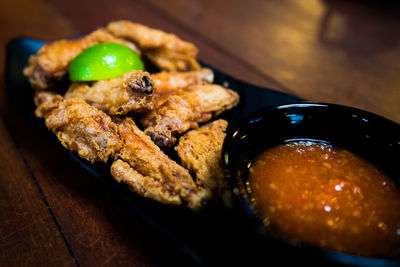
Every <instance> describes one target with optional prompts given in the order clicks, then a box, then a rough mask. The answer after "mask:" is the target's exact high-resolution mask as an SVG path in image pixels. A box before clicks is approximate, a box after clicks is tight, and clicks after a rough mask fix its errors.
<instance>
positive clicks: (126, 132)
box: [111, 118, 205, 209]
mask: <svg viewBox="0 0 400 267" xmlns="http://www.w3.org/2000/svg"><path fill="white" fill-rule="evenodd" d="M118 130H119V135H120V137H121V140H122V142H123V147H122V149H121V151H120V152H119V153H118V154H117V157H118V158H120V159H119V160H117V161H115V162H114V163H113V164H112V166H111V174H112V175H113V177H114V178H115V179H116V180H117V181H120V182H121V181H122V182H124V183H126V184H128V185H129V187H130V188H131V190H133V191H135V192H137V193H138V194H140V195H142V196H145V197H150V198H153V199H155V200H157V201H160V202H161V203H167V204H175V205H177V204H181V203H185V205H187V206H189V207H190V208H192V209H197V208H199V207H200V206H201V205H202V202H203V198H204V194H205V192H204V190H202V189H198V188H197V187H196V184H195V183H194V181H193V178H192V177H191V176H190V174H189V172H188V171H187V170H186V169H185V168H183V167H182V166H180V165H179V164H177V163H176V162H175V161H173V160H171V159H170V158H169V157H168V156H167V155H165V154H164V152H162V151H161V150H160V148H159V147H158V146H156V145H155V144H154V143H153V141H151V139H150V137H149V136H147V135H146V134H145V133H144V132H142V131H141V130H140V129H139V128H138V127H137V126H136V124H135V123H134V122H133V120H131V119H129V118H127V119H125V120H124V121H122V122H120V123H118Z"/></svg>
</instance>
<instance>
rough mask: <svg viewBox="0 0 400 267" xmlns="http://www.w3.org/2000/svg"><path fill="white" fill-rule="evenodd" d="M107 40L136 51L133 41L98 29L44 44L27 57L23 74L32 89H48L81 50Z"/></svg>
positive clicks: (65, 70) (63, 73)
mask: <svg viewBox="0 0 400 267" xmlns="http://www.w3.org/2000/svg"><path fill="white" fill-rule="evenodd" d="M107 42H113V43H119V44H124V45H127V46H129V47H131V48H132V49H134V50H136V51H138V49H137V48H136V47H135V45H134V44H133V43H131V42H128V41H126V40H124V39H121V38H117V37H114V36H113V35H112V34H110V33H109V32H107V31H105V30H104V29H99V30H96V31H94V32H92V33H90V34H88V35H86V36H84V37H82V38H79V39H75V40H60V41H56V42H53V43H49V44H45V45H44V46H42V47H41V48H40V49H39V51H38V52H37V54H35V55H32V56H30V57H29V65H28V66H27V67H26V68H25V69H24V74H25V76H27V77H28V78H29V82H30V83H31V84H32V86H33V88H34V89H37V90H44V89H48V88H49V87H51V85H52V84H54V82H55V81H57V80H61V79H62V78H63V76H64V75H65V74H66V73H67V69H68V66H69V64H70V63H71V61H72V60H73V59H74V58H75V57H76V56H77V55H78V54H80V53H81V52H82V51H83V50H85V49H87V48H89V47H91V46H93V45H96V44H100V43H107Z"/></svg>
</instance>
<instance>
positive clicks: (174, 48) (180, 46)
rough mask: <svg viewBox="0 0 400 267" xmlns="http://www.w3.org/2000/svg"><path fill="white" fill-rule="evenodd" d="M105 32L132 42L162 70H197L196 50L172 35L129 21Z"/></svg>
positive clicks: (115, 24) (119, 22) (114, 25)
mask: <svg viewBox="0 0 400 267" xmlns="http://www.w3.org/2000/svg"><path fill="white" fill-rule="evenodd" d="M107 30H108V31H109V32H111V33H112V34H114V35H115V36H117V37H119V38H125V39H127V40H129V41H132V42H134V43H135V44H137V45H138V46H139V48H140V50H141V51H142V52H143V55H144V56H146V57H147V58H148V59H150V60H151V61H152V62H153V63H154V64H155V65H156V66H158V67H159V68H160V69H162V70H168V71H188V70H198V69H200V65H199V63H198V62H197V60H196V57H197V53H198V51H197V48H196V47H195V46H194V45H193V44H192V43H189V42H185V41H183V40H181V39H180V38H178V37H177V36H176V35H174V34H170V33H165V32H163V31H160V30H156V29H152V28H149V27H147V26H144V25H141V24H138V23H132V22H130V21H115V22H111V23H110V24H108V26H107Z"/></svg>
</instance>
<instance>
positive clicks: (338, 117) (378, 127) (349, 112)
mask: <svg viewBox="0 0 400 267" xmlns="http://www.w3.org/2000/svg"><path fill="white" fill-rule="evenodd" d="M289 140H315V141H323V142H329V143H331V144H332V145H334V146H336V147H340V148H343V149H347V150H349V151H351V152H353V153H355V154H357V155H359V156H361V157H363V158H365V159H367V160H369V161H370V162H371V163H373V164H374V165H375V166H376V167H378V168H379V169H381V170H382V171H383V172H384V173H386V174H387V175H388V176H389V177H390V178H391V179H392V180H393V182H394V183H395V184H396V186H397V187H398V188H399V186H400V170H399V166H398V162H399V159H400V125H399V124H397V123H395V122H393V121H390V120H388V119H385V118H383V117H380V116H378V115H375V114H372V113H369V112H366V111H362V110H359V109H355V108H351V107H346V106H341V105H334V104H323V103H308V102H299V103H293V104H288V105H282V106H275V107H270V108H266V109H263V110H261V111H258V112H256V113H253V114H252V115H250V116H249V117H247V118H245V119H243V120H241V121H240V122H238V123H237V124H236V125H234V126H232V127H231V128H230V130H229V131H228V134H227V136H226V138H225V142H224V147H223V161H224V169H225V172H226V175H227V176H228V179H229V183H230V186H231V189H232V192H233V196H234V206H235V208H237V209H238V210H239V211H240V213H241V215H242V216H244V217H246V218H247V220H248V224H249V225H248V227H251V228H252V231H253V234H254V236H255V238H257V239H261V240H262V242H263V243H264V244H270V246H269V247H272V245H271V244H273V247H274V248H281V249H284V250H285V251H284V254H286V253H289V251H290V250H291V252H294V253H297V254H298V255H300V254H301V255H302V256H303V257H307V256H306V255H308V256H311V254H310V253H313V254H312V256H315V255H316V253H317V254H318V255H319V256H320V258H325V259H331V260H334V261H338V262H342V263H346V264H353V265H377V264H378V265H380V264H383V265H387V264H389V265H391V264H393V265H396V266H398V265H399V264H400V259H397V258H396V259H377V258H366V257H360V256H352V255H348V254H344V253H339V252H333V251H326V250H323V249H319V248H315V247H312V246H309V245H304V244H300V245H296V247H295V248H294V247H293V245H289V244H283V243H284V242H282V241H279V240H278V241H277V240H275V239H273V238H270V237H268V236H266V235H265V231H264V226H263V224H262V218H261V216H260V215H259V214H258V213H257V211H256V209H255V207H254V206H253V204H252V202H251V196H250V194H249V192H248V190H247V188H248V187H247V186H246V185H247V184H248V171H249V166H251V164H252V162H253V160H254V159H255V158H256V157H257V156H258V155H259V154H260V153H262V152H263V151H265V150H266V149H268V148H271V147H274V146H276V145H278V144H282V143H284V142H285V141H289ZM275 253H276V252H275ZM307 253H308V254H307Z"/></svg>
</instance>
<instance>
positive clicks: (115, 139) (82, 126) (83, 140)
mask: <svg viewBox="0 0 400 267" xmlns="http://www.w3.org/2000/svg"><path fill="white" fill-rule="evenodd" d="M49 102H50V104H48V103H49ZM49 102H44V103H42V104H41V106H39V107H38V109H40V110H41V113H42V114H43V115H44V118H45V120H46V126H47V128H49V130H52V131H53V132H54V133H55V134H56V136H57V138H58V140H60V142H61V144H62V145H63V146H64V147H65V148H67V149H69V150H72V151H76V152H77V153H78V155H79V156H80V157H82V158H84V159H87V160H88V161H90V162H92V163H94V162H96V161H104V162H107V160H108V158H109V157H112V156H113V155H114V154H115V153H116V152H117V151H119V150H120V149H121V146H122V143H121V140H120V138H119V136H118V132H117V126H116V125H115V124H114V123H113V122H112V120H111V118H110V117H109V116H108V115H106V114H105V113H104V112H103V111H101V110H98V109H97V108H95V107H93V106H91V105H89V104H87V103H86V102H85V101H83V100H81V99H78V98H72V99H63V98H62V97H61V96H58V95H54V96H53V98H51V99H50V101H49ZM44 106H46V108H44Z"/></svg>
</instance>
